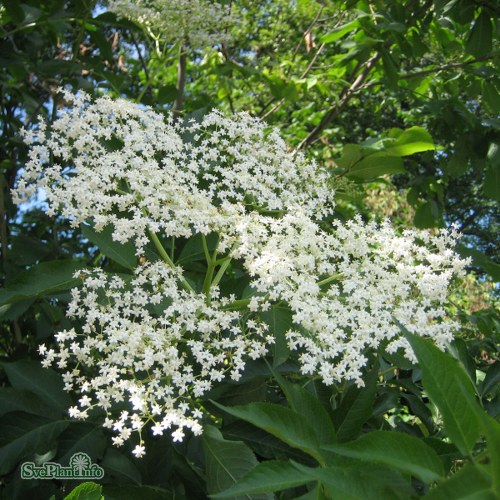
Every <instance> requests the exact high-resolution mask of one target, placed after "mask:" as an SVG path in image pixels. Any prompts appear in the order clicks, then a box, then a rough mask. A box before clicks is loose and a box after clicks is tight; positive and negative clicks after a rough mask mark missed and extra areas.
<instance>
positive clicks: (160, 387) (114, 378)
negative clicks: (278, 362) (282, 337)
mask: <svg viewBox="0 0 500 500" xmlns="http://www.w3.org/2000/svg"><path fill="white" fill-rule="evenodd" d="M180 273H181V270H180V269H173V268H171V267H169V266H168V265H167V264H165V263H164V262H161V261H157V262H155V263H151V264H146V265H144V266H139V267H138V268H137V269H136V272H135V274H134V276H130V278H129V279H122V278H118V277H117V276H110V275H108V274H106V273H105V272H103V271H101V270H99V269H96V270H93V271H92V272H89V273H86V277H85V278H84V280H83V286H82V287H81V288H79V289H74V290H73V291H72V301H71V303H70V305H69V309H68V316H69V317H72V318H79V319H80V320H81V322H82V328H81V333H75V332H74V331H71V332H69V334H67V335H64V336H62V337H61V336H59V352H58V353H56V354H55V355H54V359H53V362H55V361H56V360H57V359H58V358H60V357H61V355H62V354H63V353H66V352H67V353H69V355H70V356H71V357H73V358H74V359H75V360H77V361H78V368H77V369H76V370H74V369H73V370H69V371H67V372H66V373H65V374H64V380H65V388H66V389H67V390H71V389H74V388H75V387H79V389H80V392H85V394H84V395H83V397H81V398H80V399H79V405H78V407H76V408H72V409H71V411H70V414H71V416H72V417H76V418H84V417H85V416H87V410H88V409H89V408H91V407H92V408H93V407H98V408H101V409H103V410H104V411H106V412H108V411H109V410H110V409H111V407H112V405H113V403H114V402H120V401H129V403H130V405H131V407H130V410H129V411H128V412H124V413H123V412H122V413H121V414H120V416H119V418H113V417H112V415H111V414H108V419H107V427H110V428H112V429H113V430H114V431H115V432H117V433H118V440H116V439H115V443H116V444H121V443H122V441H124V440H126V439H127V438H128V436H129V435H130V433H131V432H133V431H137V430H141V429H142V427H143V426H144V425H145V424H146V423H152V424H153V431H154V434H156V435H161V434H163V433H164V432H170V433H171V434H172V437H173V438H174V440H181V439H182V436H183V435H184V433H183V429H184V428H187V429H190V430H191V431H192V432H193V433H194V434H199V433H200V432H201V425H200V423H199V419H200V417H201V415H202V414H201V413H200V411H199V408H198V407H197V406H196V403H195V401H196V399H197V398H200V397H201V396H203V395H204V394H205V393H206V392H207V391H209V390H210V389H211V388H212V387H213V385H214V383H216V382H218V381H220V380H221V379H223V378H224V377H225V376H226V374H228V376H229V377H230V378H232V379H234V380H238V379H239V377H240V376H241V372H242V370H243V369H244V367H245V360H246V359H248V358H257V357H260V356H263V355H265V354H266V353H267V347H268V345H269V344H270V343H272V342H273V338H272V337H270V336H269V335H267V333H266V329H267V325H266V324H265V323H262V322H261V321H258V320H256V321H255V320H254V321H250V322H245V321H243V319H244V318H243V317H242V313H240V312H238V311H226V310H224V306H227V304H228V303H229V299H225V298H222V297H218V293H217V290H212V296H211V302H210V305H207V303H206V296H205V295H204V294H201V293H196V292H187V291H185V290H183V289H180V288H179V286H178V278H179V275H180ZM78 274H79V275H80V274H81V273H78ZM42 352H43V349H42ZM139 449H140V448H136V450H139ZM136 454H137V453H136Z"/></svg>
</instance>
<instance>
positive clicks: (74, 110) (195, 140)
mask: <svg viewBox="0 0 500 500" xmlns="http://www.w3.org/2000/svg"><path fill="white" fill-rule="evenodd" d="M64 99H65V100H66V101H67V102H73V106H72V107H71V109H67V110H64V111H63V112H62V114H61V116H60V117H59V118H58V119H57V120H56V121H55V123H53V125H52V128H51V130H50V131H48V130H47V127H46V125H45V124H44V123H43V122H41V123H40V127H39V129H38V130H37V131H26V132H25V134H24V138H25V141H26V143H27V144H29V145H31V150H30V161H29V162H28V164H27V165H26V170H25V171H24V173H23V175H22V176H21V178H20V180H19V182H18V185H17V188H16V190H15V191H14V200H15V201H16V202H17V203H20V202H22V201H24V200H26V199H27V198H29V197H30V196H33V195H34V194H35V193H36V191H37V189H38V188H39V187H43V188H44V190H45V192H46V194H47V203H48V204H49V210H48V213H49V214H50V215H54V214H55V213H56V212H57V211H58V210H59V209H61V213H62V215H63V216H64V217H66V218H68V219H70V220H71V221H72V224H73V226H75V227H77V226H78V225H79V224H81V223H82V222H84V221H87V220H89V219H93V221H94V224H95V227H96V229H97V230H100V229H102V228H103V227H104V226H106V225H108V224H111V225H112V226H113V227H114V233H113V235H114V238H115V239H116V240H117V241H120V242H125V241H128V240H131V239H135V240H136V244H137V248H138V254H140V253H141V251H142V248H143V246H144V245H145V244H146V243H147V242H148V237H147V234H148V230H152V231H154V232H159V231H161V232H163V233H164V234H166V235H168V236H176V237H179V236H183V237H189V236H191V234H192V233H193V232H198V233H203V234H208V233H210V232H220V231H223V232H224V230H225V229H224V228H227V227H228V225H229V226H230V225H231V221H232V220H233V219H234V218H235V217H236V218H237V217H238V216H240V215H241V214H243V213H244V212H247V211H249V210H251V209H259V210H285V209H286V208H287V207H289V206H291V205H292V204H296V203H300V204H301V206H303V207H304V209H305V210H306V212H307V213H308V214H310V215H326V214H328V213H329V212H331V210H332V207H333V191H332V190H331V189H330V188H329V187H328V185H327V182H326V181H327V174H326V172H322V171H319V170H318V169H317V168H316V166H315V165H314V164H312V163H308V162H306V161H305V159H304V157H303V156H301V155H296V156H294V155H292V153H290V152H288V151H287V148H286V145H285V144H284V142H283V141H282V139H281V138H280V137H279V134H278V133H277V132H276V131H271V132H270V133H269V135H266V129H265V127H264V124H263V123H261V122H259V121H258V120H256V119H254V118H251V117H250V116H248V115H247V114H244V113H241V114H238V115H236V116H235V117H234V118H232V119H229V118H224V117H223V116H222V115H221V114H220V113H218V112H216V111H215V112H212V113H209V114H208V115H206V116H205V117H204V118H203V120H202V122H201V123H194V122H193V123H191V124H189V125H187V126H185V127H183V126H182V125H178V124H175V123H174V122H173V120H172V119H171V118H165V117H164V116H163V115H161V114H159V113H156V112H154V111H153V110H151V109H149V108H146V109H143V108H141V107H139V106H137V105H135V104H133V103H131V102H129V101H126V100H123V99H121V100H120V99H119V100H112V99H110V98H108V97H101V98H99V99H97V100H96V101H95V102H93V103H92V102H89V100H88V98H87V96H86V95H85V94H84V93H81V94H80V95H78V96H73V95H72V94H71V93H69V92H67V91H64ZM52 159H54V161H55V163H52V162H51V160H52ZM68 165H70V166H71V168H68ZM222 249H223V248H222Z"/></svg>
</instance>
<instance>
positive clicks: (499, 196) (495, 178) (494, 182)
mask: <svg viewBox="0 0 500 500" xmlns="http://www.w3.org/2000/svg"><path fill="white" fill-rule="evenodd" d="M483 191H484V196H487V197H488V198H491V199H492V200H495V201H500V165H488V166H487V167H486V172H485V175H484V188H483Z"/></svg>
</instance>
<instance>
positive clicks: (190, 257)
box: [176, 233, 217, 265]
mask: <svg viewBox="0 0 500 500" xmlns="http://www.w3.org/2000/svg"><path fill="white" fill-rule="evenodd" d="M206 239H207V247H208V251H209V252H210V253H211V254H212V253H213V251H214V250H215V247H216V245H217V235H216V234H215V233H211V234H209V235H208V236H207V237H206ZM196 260H205V252H204V251H203V243H202V236H201V234H195V235H194V236H191V238H189V240H188V241H187V242H186V244H185V245H184V248H183V249H182V251H181V253H180V255H179V258H178V259H177V261H176V264H179V265H181V264H185V263H187V262H193V261H196Z"/></svg>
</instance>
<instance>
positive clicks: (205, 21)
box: [108, 0, 234, 48]
mask: <svg viewBox="0 0 500 500" xmlns="http://www.w3.org/2000/svg"><path fill="white" fill-rule="evenodd" d="M108 6H109V9H110V11H111V12H114V13H116V14H117V15H119V16H122V17H126V18H128V19H131V20H132V21H135V22H137V23H138V24H140V25H142V26H144V27H145V28H146V29H147V30H148V31H149V32H150V33H151V34H152V35H153V36H155V37H158V38H161V39H165V40H170V41H172V42H176V41H178V40H180V41H183V42H184V41H185V40H186V39H187V40H189V43H190V45H191V46H192V47H194V48H199V47H203V46H207V45H215V44H220V43H222V42H226V41H227V40H228V38H229V36H228V33H227V28H228V27H229V26H230V25H231V24H232V23H233V22H234V19H233V16H231V14H230V9H229V7H228V6H227V5H225V6H224V5H221V4H220V3H218V2H213V1H210V0H110V1H109V2H108Z"/></svg>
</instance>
